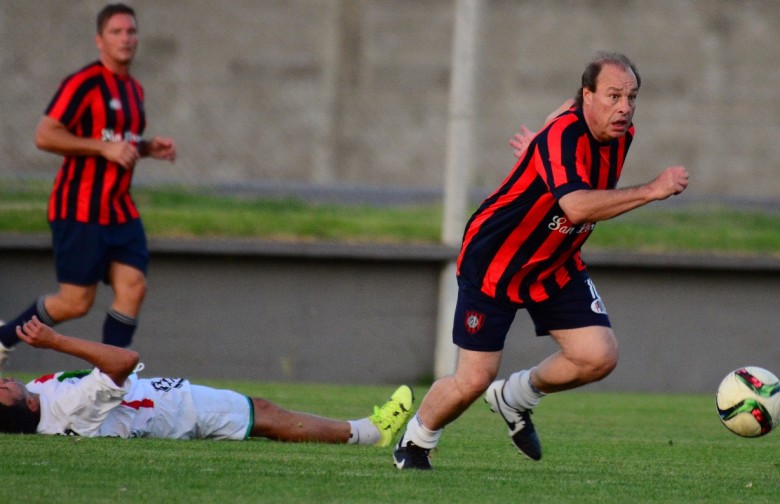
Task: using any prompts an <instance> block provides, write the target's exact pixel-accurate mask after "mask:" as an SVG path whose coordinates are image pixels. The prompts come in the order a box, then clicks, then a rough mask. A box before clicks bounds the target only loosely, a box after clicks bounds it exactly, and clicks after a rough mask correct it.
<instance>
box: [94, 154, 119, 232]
mask: <svg viewBox="0 0 780 504" xmlns="http://www.w3.org/2000/svg"><path fill="white" fill-rule="evenodd" d="M106 165H107V166H106V167H105V169H104V172H103V189H102V190H101V192H100V214H99V215H98V223H99V224H101V225H103V226H105V225H106V224H108V223H110V222H111V204H112V203H111V191H112V190H113V188H114V185H115V184H116V179H117V176H116V171H117V167H116V163H106ZM120 222H123V221H121V220H120Z"/></svg>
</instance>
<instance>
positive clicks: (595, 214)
mask: <svg viewBox="0 0 780 504" xmlns="http://www.w3.org/2000/svg"><path fill="white" fill-rule="evenodd" d="M686 187H688V170H686V169H685V167H684V166H670V167H668V168H666V169H665V170H664V171H662V172H661V174H660V175H658V177H656V178H655V179H653V180H652V181H650V182H648V183H647V184H644V185H640V186H636V187H626V188H624V189H604V190H596V189H590V190H589V189H581V190H579V191H574V192H571V193H569V194H567V195H565V196H563V197H561V199H560V200H558V204H559V205H560V206H561V209H563V211H564V212H566V215H567V216H568V217H569V219H571V221H572V222H573V223H574V224H582V223H584V222H599V221H603V220H607V219H611V218H612V217H617V216H618V215H620V214H623V213H625V212H628V211H629V210H633V209H635V208H638V207H641V206H643V205H646V204H648V203H650V202H652V201H659V200H664V199H666V198H668V197H670V196H674V195H676V194H680V193H681V192H683V191H684V190H685V188H686Z"/></svg>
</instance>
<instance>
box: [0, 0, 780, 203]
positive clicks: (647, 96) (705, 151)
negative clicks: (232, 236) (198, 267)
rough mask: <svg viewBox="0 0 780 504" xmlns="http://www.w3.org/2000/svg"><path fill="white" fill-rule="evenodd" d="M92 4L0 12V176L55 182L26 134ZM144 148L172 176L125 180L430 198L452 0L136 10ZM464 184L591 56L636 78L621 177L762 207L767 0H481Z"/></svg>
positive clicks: (441, 143) (771, 165) (150, 165)
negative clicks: (680, 167) (296, 185)
mask: <svg viewBox="0 0 780 504" xmlns="http://www.w3.org/2000/svg"><path fill="white" fill-rule="evenodd" d="M103 3H104V2H103V1H96V0H69V1H67V2H62V1H60V0H36V1H35V2H23V1H6V2H0V44H1V45H2V47H3V51H2V53H0V70H2V74H3V86H1V87H0V106H1V107H2V110H3V117H4V120H3V123H2V125H0V128H2V130H0V131H1V132H2V134H0V152H2V153H3V158H4V162H3V163H2V165H0V178H2V177H8V176H34V177H41V178H46V179H51V178H52V177H53V174H54V172H55V169H56V167H57V165H58V164H59V160H58V159H57V158H56V157H55V156H52V155H49V154H45V153H41V152H38V151H36V150H35V148H34V146H33V143H32V133H33V130H34V128H35V125H36V124H37V122H38V120H39V117H40V114H41V113H42V111H43V109H44V108H45V106H46V104H47V103H48V100H49V99H50V97H51V95H52V94H53V92H54V90H55V88H56V86H57V84H58V83H59V81H60V80H61V79H62V78H63V77H64V75H65V74H67V73H69V72H71V71H74V70H75V69H76V68H78V67H80V66H81V65H83V64H85V63H87V62H88V61H90V60H92V59H94V58H95V56H96V50H95V48H94V43H93V33H94V27H93V26H94V17H95V14H96V12H97V11H98V9H99V8H100V7H101V6H102V5H103ZM129 3H131V4H132V5H133V6H134V7H136V9H137V11H138V17H139V23H140V35H141V48H140V52H139V55H138V59H137V64H136V66H135V68H134V71H135V73H136V75H137V76H138V77H139V78H140V79H141V80H142V82H143V83H144V84H145V86H146V90H147V111H148V115H149V125H150V126H149V128H148V132H149V133H150V134H159V133H163V134H168V135H171V136H173V137H175V139H176V140H177V142H178V145H179V152H180V159H179V161H178V162H177V163H176V165H174V166H173V167H169V166H167V165H163V164H158V163H154V162H144V163H142V164H141V165H140V167H139V170H138V175H137V179H138V180H139V181H140V182H146V183H158V182H176V183H184V184H203V183H205V184H211V185H222V184H234V185H235V184H241V185H243V186H247V185H250V186H251V185H252V184H263V183H274V182H277V183H280V182H281V183H283V182H307V183H315V184H325V185H329V184H334V185H345V184H352V185H370V186H375V185H382V186H413V187H435V188H438V187H441V185H442V180H443V170H444V161H445V160H444V153H445V137H446V120H447V104H448V93H449V79H450V57H451V55H450V52H451V45H452V35H453V33H452V32H453V29H452V27H453V22H454V5H455V2H453V1H452V0H425V1H418V0H232V1H230V2H214V1H212V0H166V1H164V2H161V1H157V0H137V1H132V2H129ZM484 5H485V15H484V26H483V27H482V28H483V29H482V38H481V40H482V43H481V46H480V51H479V56H480V57H479V59H480V69H479V84H480V87H479V94H478V100H477V102H478V115H477V131H478V137H477V138H476V139H475V142H476V149H477V155H476V159H477V162H476V164H475V166H473V175H472V177H471V179H472V180H469V181H466V182H467V183H470V184H472V185H473V186H476V187H487V188H492V187H493V186H495V185H496V184H497V183H498V182H499V181H500V180H501V179H502V178H503V176H504V174H505V173H506V172H507V171H508V169H509V168H510V167H511V164H512V158H511V153H510V151H509V148H508V147H507V145H506V141H507V139H508V138H509V137H510V135H511V134H512V133H513V132H514V131H516V129H517V127H518V125H519V124H520V123H521V122H525V123H527V124H529V125H530V126H531V127H538V126H539V125H540V122H541V120H542V119H543V118H544V117H545V116H546V114H547V113H548V112H549V111H550V110H552V109H553V108H555V107H556V106H557V105H558V104H559V103H560V102H561V101H562V100H563V99H564V98H566V97H569V96H571V95H572V94H573V93H574V92H575V90H576V89H577V87H578V85H579V77H580V74H581V72H582V69H583V67H584V65H585V63H586V62H587V61H588V60H589V59H590V58H591V57H592V56H593V54H594V53H595V51H596V50H599V49H605V48H606V49H614V50H618V51H622V52H625V53H626V54H628V55H629V56H631V57H632V58H633V59H634V60H635V61H636V63H637V64H638V66H639V69H640V71H641V74H642V77H643V86H642V91H641V93H640V99H639V108H638V111H637V114H636V124H637V128H638V135H637V141H636V142H635V143H634V146H633V147H632V153H631V154H630V156H629V164H628V165H627V169H626V173H625V175H624V180H623V183H625V184H633V183H638V182H641V181H645V180H647V179H649V178H651V177H652V176H653V175H654V174H655V173H657V172H658V171H659V170H660V169H662V168H663V167H664V166H666V165H669V164H677V163H684V164H685V165H687V166H688V167H689V169H690V171H691V172H692V177H693V178H692V181H691V186H690V189H689V192H688V193H687V194H688V195H690V196H696V195H699V196H702V197H707V196H712V195H717V196H732V197H740V198H767V199H776V198H777V197H778V195H779V194H780V177H777V176H776V173H777V161H778V159H780V142H777V141H776V139H777V138H778V137H780V123H778V121H777V117H778V116H780V86H778V85H777V83H778V81H780V64H779V63H780V49H779V48H780V31H778V30H777V29H776V27H777V26H778V24H780V2H772V1H764V0H741V1H739V2H734V1H731V0H687V1H678V0H658V1H653V2H648V1H644V2H643V1H637V0H634V1H632V0H628V1H626V0H592V1H587V2H583V1H577V0H564V1H556V2H545V1H540V0H525V1H518V0H486V1H485V2H484Z"/></svg>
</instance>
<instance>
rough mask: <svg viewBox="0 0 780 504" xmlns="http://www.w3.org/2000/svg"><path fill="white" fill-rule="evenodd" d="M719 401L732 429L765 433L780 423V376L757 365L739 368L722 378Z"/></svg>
mask: <svg viewBox="0 0 780 504" xmlns="http://www.w3.org/2000/svg"><path fill="white" fill-rule="evenodd" d="M715 403H716V407H717V409H718V415H720V421H721V422H723V425H725V426H726V428H727V429H728V430H730V431H731V432H733V433H734V434H737V435H739V436H743V437H758V436H764V435H766V434H769V433H770V432H771V431H772V430H773V429H775V428H777V426H778V424H780V380H778V378H777V376H775V375H774V374H772V373H770V372H769V371H767V370H766V369H764V368H760V367H757V366H747V367H744V368H740V369H735V370H734V371H732V372H730V373H729V374H727V375H726V377H725V378H723V381H721V382H720V385H719V386H718V393H717V395H716V397H715Z"/></svg>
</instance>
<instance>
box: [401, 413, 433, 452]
mask: <svg viewBox="0 0 780 504" xmlns="http://www.w3.org/2000/svg"><path fill="white" fill-rule="evenodd" d="M443 430H444V429H439V430H437V431H432V430H430V429H428V428H427V427H425V426H424V425H423V423H422V420H420V417H419V415H418V414H417V413H415V414H414V416H413V417H412V418H411V419H410V420H409V423H408V424H406V432H405V433H404V436H403V438H401V442H400V443H399V445H400V446H406V443H408V442H409V441H411V442H412V443H414V444H415V445H417V446H419V447H420V448H427V449H429V450H430V449H433V448H436V445H437V444H439V438H440V437H441V433H442V431H443Z"/></svg>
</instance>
